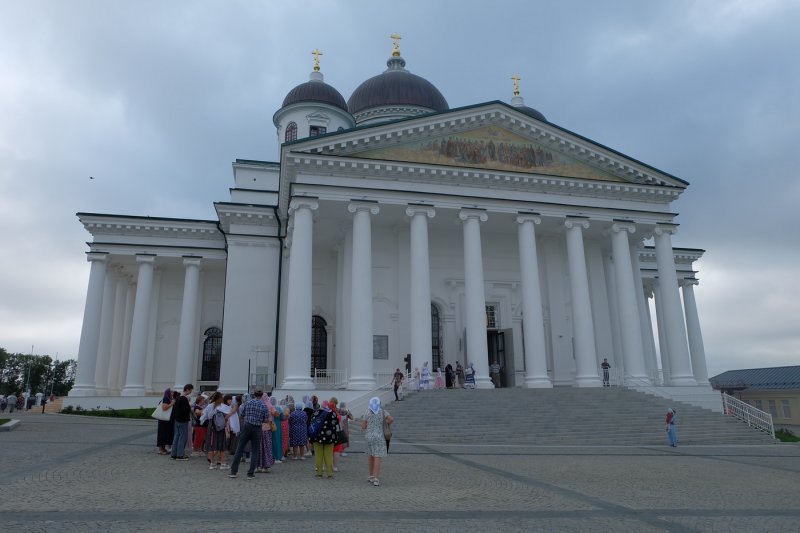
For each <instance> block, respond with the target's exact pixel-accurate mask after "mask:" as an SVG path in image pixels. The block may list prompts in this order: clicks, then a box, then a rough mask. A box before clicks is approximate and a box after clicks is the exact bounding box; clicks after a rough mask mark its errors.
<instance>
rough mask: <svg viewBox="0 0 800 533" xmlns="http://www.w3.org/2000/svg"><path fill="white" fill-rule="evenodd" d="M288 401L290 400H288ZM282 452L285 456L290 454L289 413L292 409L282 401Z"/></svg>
mask: <svg viewBox="0 0 800 533" xmlns="http://www.w3.org/2000/svg"><path fill="white" fill-rule="evenodd" d="M287 401H288V400H287ZM280 411H281V452H282V455H283V456H284V457H288V456H289V415H290V414H292V410H291V409H289V406H288V405H287V404H285V403H283V401H281V407H280Z"/></svg>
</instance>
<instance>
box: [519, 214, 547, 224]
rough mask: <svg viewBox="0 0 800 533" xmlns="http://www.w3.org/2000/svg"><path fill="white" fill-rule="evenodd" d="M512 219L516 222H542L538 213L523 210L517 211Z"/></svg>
mask: <svg viewBox="0 0 800 533" xmlns="http://www.w3.org/2000/svg"><path fill="white" fill-rule="evenodd" d="M514 220H515V221H516V222H517V224H524V223H525V222H533V223H534V224H541V223H542V218H541V217H540V216H539V213H528V212H524V211H520V212H519V213H517V215H516V216H515V217H514Z"/></svg>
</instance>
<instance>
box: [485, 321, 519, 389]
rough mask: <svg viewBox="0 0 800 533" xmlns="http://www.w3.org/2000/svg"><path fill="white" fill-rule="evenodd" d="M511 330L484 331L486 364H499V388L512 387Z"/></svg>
mask: <svg viewBox="0 0 800 533" xmlns="http://www.w3.org/2000/svg"><path fill="white" fill-rule="evenodd" d="M513 333H514V330H513V329H510V328H509V329H503V330H494V329H490V330H487V331H486V344H487V348H488V350H487V351H488V352H489V360H488V363H489V365H490V366H491V364H492V363H493V362H494V361H497V362H498V363H499V364H500V386H501V387H513V386H514V384H515V382H514V372H515V369H514V341H513V337H512V335H513Z"/></svg>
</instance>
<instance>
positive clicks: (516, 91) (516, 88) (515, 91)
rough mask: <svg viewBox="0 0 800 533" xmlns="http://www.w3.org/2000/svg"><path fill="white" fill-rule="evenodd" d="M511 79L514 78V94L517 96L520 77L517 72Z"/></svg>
mask: <svg viewBox="0 0 800 533" xmlns="http://www.w3.org/2000/svg"><path fill="white" fill-rule="evenodd" d="M511 79H512V80H514V96H519V80H521V79H522V78H520V77H519V74H514V75H513V76H511Z"/></svg>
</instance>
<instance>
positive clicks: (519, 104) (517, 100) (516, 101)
mask: <svg viewBox="0 0 800 533" xmlns="http://www.w3.org/2000/svg"><path fill="white" fill-rule="evenodd" d="M511 105H512V106H513V107H514V109H516V110H517V111H519V112H520V113H525V114H526V115H528V116H529V117H533V118H535V119H536V120H541V121H542V122H547V119H546V118H544V115H542V114H541V113H540V112H539V111H538V110H536V109H534V108H532V107H529V106H526V105H525V100H523V99H522V97H521V96H520V95H518V94H515V95H514V97H513V98H512V99H511Z"/></svg>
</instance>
